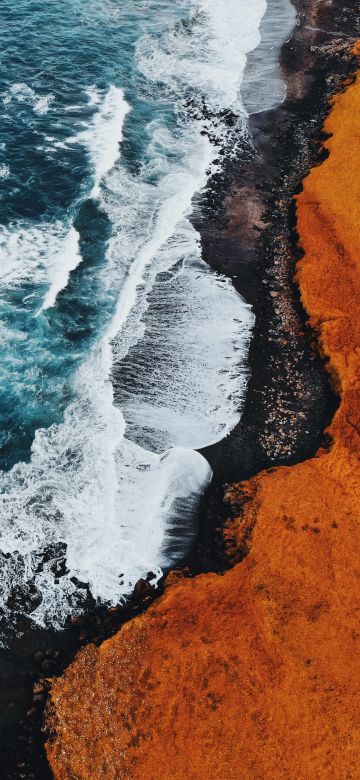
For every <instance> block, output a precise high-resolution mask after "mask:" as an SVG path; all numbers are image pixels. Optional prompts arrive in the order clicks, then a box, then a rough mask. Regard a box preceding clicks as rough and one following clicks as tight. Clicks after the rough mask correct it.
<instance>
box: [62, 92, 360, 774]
mask: <svg viewBox="0 0 360 780" xmlns="http://www.w3.org/2000/svg"><path fill="white" fill-rule="evenodd" d="M324 130H325V132H326V133H329V134H331V137H330V138H329V139H328V140H327V141H326V142H325V147H326V149H328V151H329V153H330V154H329V157H328V158H327V159H326V160H325V162H323V163H322V164H321V165H319V166H318V167H315V168H313V169H312V171H311V172H310V174H309V176H307V178H306V179H305V180H304V182H303V184H304V188H303V191H302V192H301V194H300V195H299V196H298V197H297V199H296V201H297V214H298V232H299V241H300V245H301V246H302V247H303V249H304V257H303V259H302V260H301V262H300V263H299V264H298V270H297V278H298V282H299V285H300V289H301V296H302V301H303V305H304V307H305V309H306V311H307V313H308V316H309V319H310V323H311V326H312V327H313V329H314V330H315V332H316V333H317V335H318V339H319V344H320V347H321V351H322V353H323V355H324V356H326V358H328V360H329V362H328V368H329V371H330V372H331V376H332V379H333V382H334V384H335V386H336V388H337V389H338V393H339V396H340V405H339V408H338V411H337V413H336V415H335V418H334V420H333V422H332V424H331V426H330V428H329V433H330V435H331V438H332V445H331V447H330V448H329V449H328V450H326V451H325V450H322V451H320V452H318V453H317V455H316V457H314V458H313V459H311V460H308V461H306V462H305V463H301V464H299V465H297V466H294V467H282V468H277V469H273V470H271V471H269V472H265V473H262V474H260V475H259V476H257V477H255V478H254V479H252V480H250V481H249V482H247V483H243V484H241V485H235V486H232V488H231V489H230V491H229V494H228V497H229V498H230V499H231V498H232V499H233V501H234V502H235V505H236V503H237V502H238V500H239V496H241V495H242V494H243V493H244V491H245V492H246V494H247V495H248V496H249V498H250V500H249V501H247V502H246V503H245V505H244V509H243V513H242V515H241V516H240V517H239V518H238V520H235V521H232V523H231V525H230V524H229V525H228V527H227V531H226V535H227V537H228V540H229V548H230V549H231V550H233V549H234V547H236V545H241V543H242V539H243V535H244V534H243V530H244V528H251V527H253V526H254V528H253V533H252V537H251V540H250V553H249V555H248V556H247V557H246V558H245V560H244V561H242V562H241V563H238V564H236V565H234V567H233V568H232V569H231V570H230V571H228V572H227V573H226V574H225V575H222V576H221V575H216V574H207V575H202V576H199V577H196V578H195V579H181V580H179V581H178V582H177V584H174V585H172V586H171V587H168V589H167V590H166V591H165V594H164V596H162V597H161V598H160V599H159V600H158V601H157V602H156V603H155V604H154V605H153V606H152V607H151V608H150V609H149V610H148V611H147V612H146V613H145V614H143V615H141V616H140V617H137V618H135V619H134V620H132V621H131V622H129V623H127V624H126V625H125V626H124V627H123V628H122V630H121V631H120V632H119V633H118V634H117V635H116V636H115V637H114V638H112V639H110V640H108V641H107V642H104V644H103V645H102V646H101V647H99V648H97V647H95V646H93V645H89V646H87V647H86V648H85V649H84V650H82V651H81V652H80V653H79V655H78V656H77V658H76V660H75V661H74V663H73V664H72V665H71V666H70V667H69V669H68V670H67V671H66V672H65V673H64V675H63V677H62V678H60V679H58V680H54V682H53V686H52V690H51V710H50V714H49V716H48V725H49V726H50V729H51V732H52V737H51V740H50V741H49V742H48V744H47V754H48V758H49V761H50V765H51V767H52V770H53V772H54V776H55V778H56V780H123V779H126V780H217V779H219V780H230V779H231V778H236V779H237V780H242V779H243V780H248V779H249V780H250V779H251V780H253V779H255V778H256V779H257V780H270V778H271V780H278V779H279V780H280V778H281V780H305V779H306V780H317V779H319V780H350V779H352V780H355V778H356V779H358V778H360V466H359V455H360V438H359V433H360V337H359V334H360V244H359V225H360V185H359V176H360V79H359V78H358V79H357V81H356V82H355V83H352V84H351V85H350V86H348V88H347V89H346V90H345V91H344V92H342V93H341V94H339V95H338V96H337V97H336V99H335V100H334V103H333V108H332V110H331V113H330V115H329V117H328V119H327V120H326V123H325V127H324Z"/></svg>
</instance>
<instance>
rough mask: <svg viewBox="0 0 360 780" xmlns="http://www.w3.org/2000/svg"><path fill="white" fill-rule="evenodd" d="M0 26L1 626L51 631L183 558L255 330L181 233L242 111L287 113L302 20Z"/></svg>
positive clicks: (125, 7) (195, 17) (99, 8)
mask: <svg viewBox="0 0 360 780" xmlns="http://www.w3.org/2000/svg"><path fill="white" fill-rule="evenodd" d="M0 19H1V28H0V44H1V45H0V52H1V54H0V56H1V68H0V184H1V187H0V198H1V211H0V293H1V294H0V334H1V339H0V585H1V587H0V626H2V628H3V629H4V630H5V628H6V627H8V626H9V625H11V626H13V627H14V629H16V625H17V619H18V617H19V616H20V615H24V614H25V615H28V616H29V617H30V618H31V619H32V620H33V621H34V622H35V623H37V624H39V625H47V626H53V627H55V628H58V627H61V626H62V625H63V624H64V622H65V620H66V618H67V617H68V616H69V615H73V614H77V613H78V612H79V611H81V609H82V608H83V605H84V603H85V602H86V598H87V595H88V593H89V592H90V593H91V595H92V597H93V598H94V599H95V600H96V601H98V602H103V603H107V604H117V603H118V602H119V601H121V600H122V599H123V598H124V597H126V595H127V594H129V593H130V592H131V591H132V589H133V587H134V584H135V583H136V581H137V580H138V579H139V578H140V577H146V576H148V577H149V579H151V581H152V582H153V583H156V581H157V580H158V579H159V577H161V575H162V572H163V571H164V570H166V569H167V568H168V567H169V566H171V565H172V564H174V563H175V562H176V561H178V560H180V559H181V558H182V557H183V556H184V555H185V554H186V552H187V550H188V549H189V546H190V545H191V543H192V541H193V539H194V534H195V526H196V524H195V518H196V513H197V508H198V504H199V500H200V498H201V496H202V495H203V493H204V491H205V490H206V488H207V486H208V485H209V483H210V481H211V478H212V472H211V468H210V466H209V464H208V463H207V461H206V460H205V458H204V457H203V456H202V455H201V454H200V453H199V452H198V450H201V449H202V448H204V447H206V446H208V445H210V444H213V443H215V442H218V441H220V440H221V439H223V438H224V437H225V436H226V435H227V434H228V433H229V432H230V431H231V430H232V429H233V428H234V426H235V425H236V424H237V423H238V421H239V419H240V416H241V410H242V406H243V403H244V397H245V391H246V383H247V378H248V373H247V354H248V348H249V342H250V338H251V330H252V327H253V322H254V318H253V314H252V312H251V309H250V307H249V306H248V304H247V303H246V301H244V300H243V298H242V297H241V296H240V295H239V294H238V292H236V290H235V288H234V287H233V285H232V282H231V280H230V279H227V278H225V277H222V276H219V275H218V274H216V273H215V272H214V271H213V270H212V269H211V268H210V267H209V266H208V265H207V264H206V262H205V261H204V259H203V257H202V249H201V237H200V235H199V233H198V231H197V230H196V228H195V227H194V224H193V223H195V222H196V221H198V220H199V218H201V203H202V200H201V193H202V192H204V189H205V188H206V187H207V186H209V182H211V181H212V176H213V175H214V174H216V173H219V172H221V169H222V161H223V160H224V159H226V160H227V164H228V163H229V160H231V156H232V155H235V154H236V145H237V143H238V142H239V140H241V138H243V137H244V136H245V135H246V132H247V117H248V113H249V111H259V110H262V108H268V107H269V104H270V105H271V104H275V103H276V102H278V101H279V100H281V99H282V97H283V93H282V89H283V87H282V83H281V79H280V78H279V74H278V72H277V65H276V53H277V51H278V47H279V45H280V43H281V41H282V39H283V38H284V37H285V35H286V33H287V32H289V31H290V29H291V27H292V25H293V22H294V18H293V12H292V11H291V9H290V7H289V3H288V2H287V0H286V2H285V0H276V1H275V0H274V1H273V2H269V4H268V6H267V5H266V2H265V0H251V2H250V1H249V0H172V2H169V1H168V0H161V1H157V2H155V0H122V2H120V1H119V0H86V1H85V0H62V2H60V0H49V1H48V2H47V3H43V2H41V0H38V1H37V2H35V0H18V2H16V3H15V2H14V0H2V4H1V9H0ZM254 52H255V54H254ZM256 52H257V54H256ZM251 53H252V54H251ZM194 215H196V217H197V220H194Z"/></svg>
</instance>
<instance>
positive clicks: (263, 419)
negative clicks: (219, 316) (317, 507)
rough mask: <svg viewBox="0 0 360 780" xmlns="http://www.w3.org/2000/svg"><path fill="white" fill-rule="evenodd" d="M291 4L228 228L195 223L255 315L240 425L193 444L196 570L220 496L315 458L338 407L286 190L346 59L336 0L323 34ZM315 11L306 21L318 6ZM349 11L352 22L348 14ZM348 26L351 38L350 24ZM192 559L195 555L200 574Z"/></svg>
mask: <svg viewBox="0 0 360 780" xmlns="http://www.w3.org/2000/svg"><path fill="white" fill-rule="evenodd" d="M294 5H295V7H296V9H297V12H298V24H297V26H296V28H295V29H294V31H293V34H292V35H291V37H290V39H289V40H288V41H287V42H286V43H285V44H284V45H283V47H282V50H281V55H280V66H281V71H282V75H283V78H284V80H285V82H286V84H287V97H286V98H285V100H284V101H283V103H281V104H280V105H279V106H277V107H275V108H273V109H270V110H269V111H266V112H264V113H257V114H255V115H252V116H250V118H249V124H250V134H251V136H252V138H253V144H254V148H255V150H256V151H255V154H254V156H253V157H252V159H251V160H250V161H249V162H245V163H244V164H243V165H242V167H240V169H239V170H237V172H236V179H235V181H234V180H233V181H232V183H231V192H230V194H229V193H228V194H227V195H226V201H227V208H228V214H229V217H228V220H229V222H228V226H227V227H226V228H225V229H224V228H223V226H222V224H216V220H214V225H213V226H212V229H210V231H208V229H207V227H205V234H204V229H203V230H202V237H203V251H204V259H205V260H206V262H207V263H208V264H209V265H210V266H211V267H212V268H213V269H214V270H216V271H218V272H219V273H223V274H225V275H226V276H229V277H230V278H231V279H232V281H233V284H234V286H235V288H236V289H237V291H238V292H239V293H240V294H241V295H242V296H243V297H244V298H245V300H246V301H247V302H248V303H250V304H252V306H253V311H254V313H255V317H256V320H255V327H254V330H253V335H252V340H251V344H250V351H249V369H250V377H249V383H248V387H247V393H246V398H245V405H244V409H243V413H242V416H241V420H240V422H239V424H238V425H237V426H236V428H235V429H234V430H233V431H232V432H231V433H230V434H229V435H228V436H227V437H226V438H225V439H223V440H222V441H221V442H219V443H218V444H216V445H214V446H213V447H208V448H205V449H203V450H201V453H202V454H203V455H204V457H205V458H206V459H207V460H208V461H209V463H210V465H211V467H212V468H213V471H214V477H213V481H212V483H211V484H210V486H209V488H208V491H207V493H206V494H205V496H204V498H203V502H202V507H201V513H200V517H201V522H200V535H199V541H198V545H197V547H195V552H194V553H193V555H192V556H189V562H190V566H191V568H192V567H195V570H197V571H200V570H205V571H206V570H208V571H209V570H212V569H213V568H214V566H215V567H216V565H217V566H218V567H219V568H220V569H221V568H222V567H223V566H225V567H226V565H227V564H226V557H225V559H224V555H223V550H222V537H221V534H220V535H219V534H217V535H216V534H214V521H213V522H211V518H212V517H213V515H214V514H215V515H216V518H215V524H217V525H219V522H218V520H219V519H221V524H223V523H224V522H225V521H226V513H227V509H226V507H224V505H223V500H222V499H223V495H224V491H226V486H227V485H228V484H231V483H233V482H238V481H240V480H244V479H249V478H251V477H253V476H255V475H256V474H257V473H259V472H260V471H264V470H266V469H269V468H273V467H275V466H280V465H289V466H290V465H294V464H296V463H298V462H301V461H302V460H306V459H307V458H310V457H312V456H313V455H314V454H315V453H316V452H317V450H318V449H319V447H321V446H327V445H328V443H329V440H328V437H327V434H326V429H327V427H328V424H329V423H330V421H331V419H332V417H333V415H334V414H335V411H336V408H337V405H338V399H337V396H336V393H335V392H334V390H333V388H332V387H331V383H330V381H329V376H328V374H327V371H326V367H325V366H324V362H323V360H322V358H321V356H320V355H319V351H318V346H317V344H316V341H315V339H314V335H313V333H312V332H311V330H310V328H309V324H308V318H307V315H306V313H305V311H304V309H303V306H302V304H301V301H300V293H299V290H298V287H297V284H296V282H295V279H294V275H295V265H296V260H298V259H299V257H300V256H301V253H299V248H298V245H297V234H296V227H295V213H294V204H293V194H294V193H295V192H296V190H297V188H298V186H299V182H300V181H301V180H302V179H303V177H304V176H305V175H306V173H307V171H308V170H309V169H310V168H311V167H312V166H313V165H314V164H316V163H317V162H318V161H319V160H320V159H321V155H322V150H321V149H320V141H321V138H322V125H323V122H324V119H325V117H326V115H327V112H328V107H329V100H330V99H331V97H332V95H333V94H334V93H336V91H337V90H338V89H339V88H340V87H341V83H342V81H343V79H346V78H347V77H348V76H349V75H351V72H352V70H353V65H352V64H351V63H350V62H348V63H346V62H345V61H344V60H343V59H342V57H341V56H340V57H339V52H338V49H337V46H336V45H335V46H334V50H333V53H332V54H331V51H329V47H328V43H329V39H330V38H331V37H332V38H333V39H335V40H336V37H337V33H336V29H333V30H332V31H331V28H332V27H335V23H334V19H333V18H332V16H334V17H335V18H336V16H337V15H338V13H339V10H338V9H339V8H340V7H341V8H343V7H344V3H341V2H333V3H332V5H331V7H330V6H327V8H326V9H325V11H324V12H323V9H320V13H319V17H320V18H319V27H321V28H322V29H321V30H311V31H308V29H307V28H308V20H309V19H308V16H307V14H306V11H309V6H308V4H307V3H306V2H305V1H304V0H294ZM348 5H349V8H350V9H351V4H350V3H348ZM312 6H313V10H312V11H310V18H312V19H314V17H313V14H314V13H315V6H316V4H315V3H313V4H312ZM349 18H350V24H351V11H350V14H349ZM338 21H339V20H338ZM326 26H327V27H328V28H329V31H328V32H324V28H325V27H326ZM345 27H346V25H344V29H345ZM347 29H348V30H349V34H350V25H349V28H347ZM309 36H311V42H310V41H309ZM354 40H355V37H354ZM345 46H346V44H345ZM348 46H349V44H347V47H348ZM311 47H313V51H311V50H310V49H311ZM344 51H346V49H345V50H344ZM239 181H241V186H240V187H237V183H238V182H239ZM253 225H255V230H254V228H253ZM200 230H201V227H200ZM214 247H216V250H215V251H214ZM227 257H228V259H226V258H227ZM224 258H225V259H224ZM209 520H210V523H209ZM207 559H208V560H207ZM197 560H202V561H203V569H200V567H198V566H197V564H196V561H197Z"/></svg>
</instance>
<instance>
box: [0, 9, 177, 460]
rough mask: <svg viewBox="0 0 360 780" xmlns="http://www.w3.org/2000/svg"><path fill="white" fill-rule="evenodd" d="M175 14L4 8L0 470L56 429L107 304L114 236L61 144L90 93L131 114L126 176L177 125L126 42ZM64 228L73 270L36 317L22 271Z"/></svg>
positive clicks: (41, 290)
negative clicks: (42, 432) (154, 131)
mask: <svg viewBox="0 0 360 780" xmlns="http://www.w3.org/2000/svg"><path fill="white" fill-rule="evenodd" d="M183 10H184V4H183V3H181V2H180V3H171V4H170V3H164V2H160V3H159V2H144V1H139V0H137V1H136V2H135V3H133V2H121V3H120V2H118V0H106V2H104V0H92V2H88V0H62V1H61V2H60V0H50V2H47V3H43V2H32V1H31V0H20V1H19V2H17V3H14V2H13V0H3V2H2V4H1V8H0V20H1V33H0V94H1V98H2V99H1V102H0V170H2V171H3V178H2V179H1V189H0V204H1V205H0V208H1V225H2V226H3V228H4V231H3V242H4V246H3V250H4V252H5V255H6V256H8V252H9V235H10V237H11V236H12V237H13V240H14V236H15V235H16V236H17V235H18V234H19V233H20V235H21V236H22V243H21V245H20V247H17V248H15V249H14V248H12V250H11V252H12V258H11V259H10V263H11V265H12V266H13V265H14V264H17V266H18V274H17V276H18V278H17V279H16V283H15V284H13V283H11V281H10V284H8V283H7V282H8V276H6V275H5V277H4V284H3V285H1V287H0V295H1V298H0V323H1V329H2V336H3V337H2V339H1V345H0V366H1V372H0V453H1V454H0V466H1V467H2V468H5V469H8V468H9V467H10V466H12V465H13V463H15V462H17V461H19V460H27V459H28V458H29V456H30V446H31V443H32V440H33V436H34V432H35V430H36V429H38V428H41V427H47V426H49V425H50V424H51V423H52V422H54V421H59V420H60V419H61V417H62V413H63V410H64V408H65V406H66V405H67V404H68V402H69V400H70V398H71V393H72V390H71V377H72V376H73V373H74V371H75V369H76V367H77V366H78V365H79V362H81V360H82V359H83V357H84V354H86V352H87V351H88V350H89V347H90V345H91V343H92V342H93V340H94V338H96V337H98V336H99V333H100V332H101V330H102V329H103V327H104V325H105V323H106V322H107V321H108V318H109V316H110V314H111V312H112V310H113V306H114V301H115V299H114V295H112V294H111V291H107V292H106V293H105V292H104V291H103V290H102V288H101V282H100V280H99V271H100V270H101V268H102V266H103V264H104V252H105V246H106V241H107V239H108V238H109V235H110V230H111V226H110V224H109V219H108V217H107V215H106V214H105V212H104V211H103V210H101V209H100V208H99V206H98V204H97V203H96V201H94V200H92V201H91V200H89V198H88V195H89V192H90V191H91V186H92V180H93V177H94V169H93V165H92V161H91V159H90V154H89V149H87V148H86V145H84V144H83V143H73V144H68V145H67V144H66V142H67V140H68V139H69V137H72V136H75V135H76V134H78V133H79V132H81V129H82V128H83V127H87V126H91V122H92V121H93V119H94V115H95V114H96V112H97V111H98V106H97V105H95V106H94V105H91V100H89V94H88V90H89V89H91V90H92V91H93V92H94V93H96V94H97V95H98V96H99V98H102V97H103V96H105V95H106V92H107V90H108V89H109V87H110V85H114V86H116V87H119V88H122V89H123V90H124V93H125V98H126V99H127V100H128V101H129V103H130V104H131V107H132V111H131V113H130V114H129V116H128V120H127V122H126V126H125V128H124V139H123V145H122V161H123V165H124V166H128V168H129V170H131V171H132V172H136V171H137V170H139V169H140V167H141V164H142V161H143V159H144V156H146V146H147V143H148V133H147V127H148V124H149V122H150V121H151V120H155V119H156V118H157V117H158V116H161V117H162V119H164V116H165V117H166V121H167V122H168V123H169V125H172V124H173V125H174V124H175V123H176V117H175V113H174V106H173V104H172V103H171V101H170V100H167V101H166V102H165V101H162V100H161V99H160V100H159V99H157V100H156V101H154V96H153V95H151V94H150V95H146V92H148V91H149V90H147V89H146V83H145V79H144V77H143V75H142V74H141V73H140V72H139V70H138V69H137V66H136V58H135V44H136V41H137V40H138V38H139V35H140V34H141V35H143V34H144V33H146V32H149V33H155V34H156V31H157V27H160V28H161V29H163V28H164V26H166V25H167V24H171V23H172V22H173V21H174V20H175V19H176V17H177V16H178V17H179V18H180V16H181V11H182V12H183ZM61 142H63V144H64V145H62V146H59V143H61ZM64 142H65V143H64ZM4 173H5V175H4ZM71 222H73V223H74V225H75V227H76V229H77V230H78V232H79V234H80V250H81V255H82V262H81V263H80V265H79V266H78V267H77V268H76V270H75V271H74V272H73V273H72V274H71V276H70V280H69V283H68V285H67V287H66V289H65V290H63V291H62V292H61V293H60V294H59V296H58V298H57V301H56V305H55V306H54V307H52V308H51V309H49V310H47V311H46V312H43V313H42V314H41V315H40V316H36V315H37V312H38V310H39V307H40V306H41V302H42V300H43V297H44V295H45V292H46V289H47V287H48V286H49V280H48V279H46V278H45V279H41V280H39V281H38V282H37V281H36V280H35V279H34V273H32V272H31V268H30V272H28V273H27V272H26V270H25V268H24V269H23V268H22V265H24V267H25V265H26V264H27V263H29V254H30V253H31V251H32V249H35V251H36V250H37V249H38V248H39V244H40V251H41V257H42V258H43V259H44V263H45V265H46V263H47V258H46V255H47V254H49V253H50V251H51V246H52V244H53V239H52V238H50V239H49V240H47V234H48V232H49V226H51V225H54V224H55V223H59V225H66V224H68V223H71ZM31 231H35V233H34V235H32V234H31ZM39 234H40V235H39ZM41 234H42V235H43V237H44V246H43V247H42V246H41V244H42V242H41V240H39V238H40V237H41ZM0 235H1V234H0ZM34 264H35V261H34V260H33V261H31V262H30V266H34ZM3 266H4V263H2V267H3ZM22 273H23V275H24V276H23V278H22ZM0 274H1V266H0ZM24 277H25V278H24Z"/></svg>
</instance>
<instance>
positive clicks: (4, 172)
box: [0, 163, 10, 179]
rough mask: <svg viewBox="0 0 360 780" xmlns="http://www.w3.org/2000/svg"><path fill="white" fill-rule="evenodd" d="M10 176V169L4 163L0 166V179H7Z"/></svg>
mask: <svg viewBox="0 0 360 780" xmlns="http://www.w3.org/2000/svg"><path fill="white" fill-rule="evenodd" d="M9 176H10V168H9V166H8V165H5V163H2V164H0V179H8V178H9Z"/></svg>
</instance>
